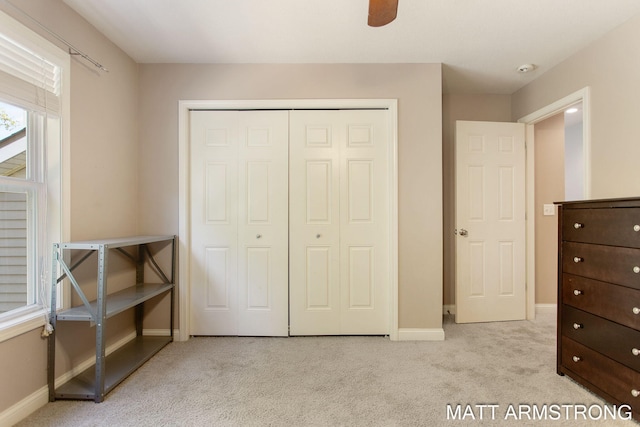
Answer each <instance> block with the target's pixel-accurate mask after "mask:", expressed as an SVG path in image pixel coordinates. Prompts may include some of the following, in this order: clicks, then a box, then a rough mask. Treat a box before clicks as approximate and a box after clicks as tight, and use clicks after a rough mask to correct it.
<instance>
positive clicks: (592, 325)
mask: <svg viewBox="0 0 640 427" xmlns="http://www.w3.org/2000/svg"><path fill="white" fill-rule="evenodd" d="M562 310H563V311H562V331H561V334H562V335H563V336H566V337H568V338H571V339H572V340H574V341H578V342H579V343H581V344H584V345H586V346H587V347H589V348H591V349H593V350H596V351H597V352H600V353H603V354H605V355H607V356H609V357H610V358H612V359H615V360H617V361H618V362H620V363H622V364H623V365H626V366H628V367H630V368H632V369H635V370H638V371H640V331H637V330H635V329H631V328H628V327H626V326H622V325H619V324H617V323H614V322H611V321H609V320H606V319H603V318H601V317H598V316H595V315H593V314H590V313H587V312H585V311H582V310H578V309H576V308H573V307H571V306H568V305H563V306H562Z"/></svg>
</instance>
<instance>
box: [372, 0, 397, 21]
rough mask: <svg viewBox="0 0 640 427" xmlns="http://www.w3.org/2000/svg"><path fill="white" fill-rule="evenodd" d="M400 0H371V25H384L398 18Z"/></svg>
mask: <svg viewBox="0 0 640 427" xmlns="http://www.w3.org/2000/svg"><path fill="white" fill-rule="evenodd" d="M397 14H398V0H369V21H368V24H369V26H370V27H382V26H383V25H387V24H388V23H389V22H391V21H393V20H394V19H396V15H397Z"/></svg>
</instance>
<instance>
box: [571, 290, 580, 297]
mask: <svg viewBox="0 0 640 427" xmlns="http://www.w3.org/2000/svg"><path fill="white" fill-rule="evenodd" d="M573 294H574V295H575V296H578V295H582V291H581V290H580V289H574V290H573Z"/></svg>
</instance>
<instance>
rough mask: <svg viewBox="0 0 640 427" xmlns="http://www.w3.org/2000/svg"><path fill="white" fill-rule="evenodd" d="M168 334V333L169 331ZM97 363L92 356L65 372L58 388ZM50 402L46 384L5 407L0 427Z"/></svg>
mask: <svg viewBox="0 0 640 427" xmlns="http://www.w3.org/2000/svg"><path fill="white" fill-rule="evenodd" d="M167 335H168V333H167ZM135 338H136V332H135V331H133V332H132V333H130V334H128V335H127V336H125V337H123V338H121V339H120V340H118V341H116V342H114V343H113V344H111V345H109V346H107V348H106V349H105V353H106V354H107V355H109V354H111V353H113V352H114V351H116V350H117V349H119V348H120V347H122V346H123V345H125V344H126V343H128V342H129V341H131V340H133V339H135ZM95 364H96V359H95V357H90V358H88V359H87V360H85V361H84V362H82V363H80V364H78V365H76V366H74V367H73V368H72V369H71V370H70V371H68V372H65V373H64V374H62V375H60V376H59V377H57V378H56V379H55V386H56V388H58V387H60V386H61V385H62V384H64V383H66V382H67V381H69V380H70V379H71V378H73V377H75V376H76V375H78V374H79V373H81V372H82V371H84V370H85V369H87V368H89V367H91V366H93V365H95ZM48 402H49V387H48V386H44V387H42V388H40V389H38V390H36V391H35V392H33V393H31V394H30V395H29V396H27V397H25V398H24V399H22V400H21V401H19V402H18V403H16V404H14V405H13V406H11V407H9V408H8V409H5V410H4V411H2V412H1V413H0V427H5V426H6V427H9V426H12V425H14V424H17V423H18V422H20V421H22V420H23V419H25V418H26V417H28V416H29V415H31V414H32V413H34V412H35V411H37V410H38V409H40V408H41V407H43V406H44V405H46V404H47V403H48Z"/></svg>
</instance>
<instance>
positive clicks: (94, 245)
mask: <svg viewBox="0 0 640 427" xmlns="http://www.w3.org/2000/svg"><path fill="white" fill-rule="evenodd" d="M163 242H164V245H167V244H170V245H171V253H172V256H171V272H170V275H169V276H167V275H166V274H165V273H164V271H163V270H162V268H161V267H160V266H159V265H158V263H157V262H156V260H155V259H154V257H153V254H152V252H151V249H150V245H151V246H154V245H152V244H157V245H159V246H164V245H163ZM132 246H135V247H137V251H136V252H137V253H136V254H135V255H132V254H131V253H130V251H126V250H125V249H124V248H125V247H132ZM112 249H113V250H115V251H116V253H117V254H119V255H121V256H124V257H125V258H127V259H129V260H130V261H132V262H133V263H134V264H135V266H136V282H137V283H136V284H135V285H134V286H131V287H129V288H126V289H123V290H121V291H118V292H114V293H111V294H109V293H108V286H107V276H108V274H107V272H108V269H107V268H108V261H109V253H110V250H112ZM65 251H67V252H71V251H84V254H83V255H81V256H80V257H79V258H80V259H79V260H78V261H77V262H76V263H75V264H74V265H72V266H69V265H67V262H66V261H65V259H66V258H65ZM94 253H95V254H97V257H98V268H97V273H96V275H97V280H96V286H97V294H96V295H97V298H96V300H95V301H92V302H90V301H89V300H88V299H87V297H86V296H85V293H84V292H83V291H82V289H81V287H80V285H79V284H78V282H77V280H76V279H75V277H74V276H73V271H74V270H75V269H76V268H77V267H78V266H79V265H81V264H82V263H84V262H85V261H86V260H87V259H89V258H90V257H91V255H93V254H94ZM68 258H70V257H68ZM147 265H148V266H149V267H150V268H152V269H153V270H154V271H155V273H157V275H158V276H159V277H160V278H161V280H162V283H145V281H144V271H145V266H147ZM175 266H176V237H175V236H136V237H126V238H121V239H106V240H90V241H82V242H70V243H57V244H55V245H53V269H52V289H51V319H50V320H51V324H52V326H53V333H52V334H51V335H50V336H49V360H48V383H49V400H50V401H52V402H53V401H54V400H56V399H81V400H94V401H95V402H96V403H98V402H102V401H103V400H104V396H105V395H106V394H107V393H109V392H110V391H111V390H112V389H113V388H114V387H115V386H117V385H118V384H119V383H120V382H121V381H122V380H124V379H125V378H126V377H127V376H128V375H130V374H131V373H132V372H133V371H135V370H136V369H138V368H139V367H140V366H141V365H142V364H144V363H145V362H146V361H147V360H149V359H150V358H151V357H152V356H153V355H154V354H156V353H157V352H158V351H160V350H161V349H162V348H163V347H164V346H165V345H167V344H169V343H170V342H171V341H173V321H174V318H173V317H174V292H175ZM58 267H60V268H61V270H62V274H61V275H60V276H58ZM64 279H68V280H69V282H70V283H71V287H72V288H73V290H74V291H75V292H76V294H77V295H78V296H79V297H80V300H82V305H79V306H76V307H72V308H69V309H66V310H61V311H59V312H57V311H56V303H57V302H56V295H57V287H58V286H59V285H60V283H61V282H62V280H64ZM165 293H170V294H171V308H170V313H169V323H170V325H169V335H168V336H144V335H143V334H142V322H143V317H144V302H145V301H147V300H149V299H151V298H153V297H155V296H158V295H162V294H165ZM131 308H133V309H134V310H135V327H136V338H135V339H134V340H132V341H130V342H128V343H127V344H125V345H124V346H122V347H121V348H119V349H118V350H116V351H114V352H113V353H111V354H110V355H109V356H106V355H105V350H106V346H105V344H106V343H105V329H106V320H107V319H108V318H110V317H112V316H115V315H116V314H118V313H121V312H123V311H125V310H128V309H131ZM58 321H72V322H90V323H92V324H95V328H96V363H95V365H93V366H91V367H90V368H88V369H86V370H85V371H83V372H81V373H80V374H79V375H77V376H75V377H74V378H72V379H71V380H70V381H68V382H66V383H65V384H63V385H61V386H60V387H58V388H56V387H55V354H56V329H57V322H58Z"/></svg>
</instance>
